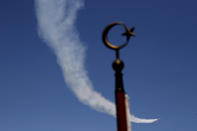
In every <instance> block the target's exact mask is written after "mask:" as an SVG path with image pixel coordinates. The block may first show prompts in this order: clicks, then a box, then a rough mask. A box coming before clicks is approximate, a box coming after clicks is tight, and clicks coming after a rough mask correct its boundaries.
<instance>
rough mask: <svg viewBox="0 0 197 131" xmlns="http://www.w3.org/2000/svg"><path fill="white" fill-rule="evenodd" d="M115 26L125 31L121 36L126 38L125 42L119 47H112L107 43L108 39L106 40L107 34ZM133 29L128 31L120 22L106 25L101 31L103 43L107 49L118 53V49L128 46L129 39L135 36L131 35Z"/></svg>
mask: <svg viewBox="0 0 197 131" xmlns="http://www.w3.org/2000/svg"><path fill="white" fill-rule="evenodd" d="M116 25H122V26H123V27H124V29H125V32H124V33H122V36H126V42H125V43H123V44H121V45H119V46H117V45H113V44H112V43H111V42H110V41H109V39H108V33H109V31H110V29H111V28H112V27H114V26H116ZM134 29H135V28H134V27H133V28H131V29H129V28H128V27H127V26H126V25H125V24H123V23H121V22H113V23H111V24H109V25H107V26H106V27H105V29H104V31H103V35H102V39H103V43H104V44H105V45H106V46H107V47H108V48H110V49H112V50H116V51H119V49H121V48H123V47H125V46H126V45H127V44H128V42H129V40H130V37H132V36H135V34H134V33H133V31H134Z"/></svg>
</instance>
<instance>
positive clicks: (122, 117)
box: [103, 22, 135, 131]
mask: <svg viewBox="0 0 197 131" xmlns="http://www.w3.org/2000/svg"><path fill="white" fill-rule="evenodd" d="M116 25H122V26H123V27H124V28H125V33H122V36H126V42H125V43H123V44H122V45H120V46H117V45H113V44H111V43H110V42H109V40H108V33H109V30H110V29H111V28H112V27H114V26H116ZM134 29H135V28H131V29H128V27H127V26H126V25H125V24H123V23H120V22H114V23H112V24H110V25H108V26H107V27H106V28H105V29H104V31H103V42H104V44H105V45H106V46H107V47H108V48H110V49H112V50H115V52H116V59H115V60H114V62H113V64H112V67H113V69H114V71H115V99H116V118H117V131H131V128H130V116H129V115H130V111H129V103H128V97H127V96H126V94H125V91H124V85H123V79H122V69H123V68H124V63H123V61H121V60H120V56H119V50H120V49H121V48H123V47H125V46H126V45H127V44H128V42H129V39H130V37H131V36H135V34H134V33H133V31H134Z"/></svg>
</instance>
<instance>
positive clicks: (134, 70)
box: [0, 0, 197, 131]
mask: <svg viewBox="0 0 197 131" xmlns="http://www.w3.org/2000/svg"><path fill="white" fill-rule="evenodd" d="M195 5H196V2H195V1H194V0H188V1H178V0H171V1H169V0H165V1H164V0H160V1H156V0H149V1H146V0H138V1H131V0H124V1H112V0H107V1H106V0H100V1H91V0H86V1H85V4H84V7H83V8H82V9H80V10H79V12H78V16H77V19H76V28H77V30H78V32H79V36H80V40H81V41H82V42H83V43H84V45H85V46H86V48H87V50H86V58H85V66H86V69H87V71H88V75H89V78H90V80H91V81H92V83H93V85H94V89H95V90H96V91H98V92H101V93H102V94H103V96H105V97H106V98H107V99H110V100H111V101H114V94H113V93H114V72H113V70H112V68H111V63H112V61H113V60H114V59H115V58H114V52H113V51H111V50H108V49H107V48H106V47H105V46H104V45H103V43H102V41H101V34H102V31H103V29H104V27H105V26H106V25H107V24H109V23H111V22H113V21H123V22H125V23H126V24H127V25H128V26H135V27H136V30H135V33H136V35H137V37H136V38H134V39H131V41H130V43H129V45H128V46H127V47H126V48H124V49H122V50H121V58H122V60H123V61H124V63H125V68H124V70H123V73H124V85H125V89H126V92H127V93H128V95H129V96H130V106H131V112H132V114H134V115H136V116H138V117H140V118H159V119H160V120H159V121H158V122H156V123H153V124H135V123H132V128H133V131H144V130H146V131H158V130H159V131H164V130H165V131H166V130H168V131H177V130H179V131H185V130H190V131H195V130H196V129H197V125H196V122H197V103H196V99H197V95H196V93H197V89H196V86H197V81H196V78H197V68H196V67H197V62H196V59H197V51H196V50H197V45H196V43H197V40H196V38H195V37H196V30H197V26H196V23H197V18H196V12H197V9H196V7H195ZM0 16H1V21H0V29H1V31H0V33H1V34H0V36H1V37H0V60H1V61H0V107H1V108H0V116H1V117H0V123H1V124H0V130H2V131H65V130H66V131H67V130H69V131H77V130H85V131H92V130H94V131H97V130H98V131H99V130H103V131H105V130H116V121H115V119H114V118H113V117H111V116H109V115H106V114H103V113H100V112H97V111H95V110H93V109H92V108H90V107H88V106H86V105H84V104H82V103H81V102H79V100H78V99H77V98H76V97H75V95H74V94H73V93H72V91H71V90H70V89H69V88H67V85H66V84H65V83H64V78H63V75H62V70H61V68H60V67H59V65H58V64H57V59H56V56H55V54H54V53H53V51H52V50H51V49H50V48H49V47H48V46H47V45H46V43H45V42H44V41H43V40H41V39H40V37H39V36H38V24H37V19H36V13H35V6H34V1H30V0H29V1H25V0H18V1H14V0H1V2H0ZM65 37H66V36H65Z"/></svg>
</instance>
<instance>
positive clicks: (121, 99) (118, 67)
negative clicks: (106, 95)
mask: <svg viewBox="0 0 197 131" xmlns="http://www.w3.org/2000/svg"><path fill="white" fill-rule="evenodd" d="M112 66H113V68H114V70H115V72H116V73H115V79H116V83H115V84H116V85H115V86H116V88H115V98H116V117H117V131H128V125H127V113H126V105H125V92H124V87H123V80H122V72H121V71H122V69H123V67H124V64H123V62H122V61H120V59H116V60H115V61H114V63H113V65H112Z"/></svg>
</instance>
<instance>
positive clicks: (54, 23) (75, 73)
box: [35, 0, 157, 123]
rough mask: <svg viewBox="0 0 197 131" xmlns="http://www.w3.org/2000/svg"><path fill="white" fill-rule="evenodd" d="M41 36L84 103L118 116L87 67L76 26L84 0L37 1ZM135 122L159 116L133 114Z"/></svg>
mask: <svg viewBox="0 0 197 131" xmlns="http://www.w3.org/2000/svg"><path fill="white" fill-rule="evenodd" d="M35 6H36V15H37V21H38V29H39V36H40V37H41V38H42V39H43V40H44V41H45V42H46V43H47V45H48V46H49V47H50V48H51V49H52V50H53V51H54V53H55V55H56V56H57V61H58V64H59V65H60V67H61V69H62V71H63V76H64V80H65V83H66V84H67V85H68V87H69V88H70V89H71V90H72V91H73V92H74V94H75V95H76V97H77V98H78V99H79V100H80V101H81V102H82V103H84V104H86V105H89V106H90V107H92V108H94V109H95V110H97V111H99V112H104V113H107V114H109V115H112V116H114V117H115V114H116V111H115V104H114V103H112V102H111V101H109V100H107V99H106V98H104V97H103V96H102V95H101V94H100V93H98V92H96V91H95V90H94V89H93V86H92V83H91V81H90V79H89V78H88V73H87V71H86V69H85V67H84V61H85V47H84V45H83V43H81V41H80V39H79V34H78V32H77V30H76V28H75V19H76V16H77V11H78V10H79V9H80V8H81V7H82V6H83V0H35ZM130 118H131V119H130V120H131V121H132V122H135V123H152V122H154V121H156V120H157V119H141V118H137V117H135V116H133V115H131V117H130Z"/></svg>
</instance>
